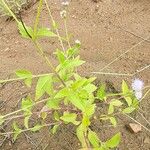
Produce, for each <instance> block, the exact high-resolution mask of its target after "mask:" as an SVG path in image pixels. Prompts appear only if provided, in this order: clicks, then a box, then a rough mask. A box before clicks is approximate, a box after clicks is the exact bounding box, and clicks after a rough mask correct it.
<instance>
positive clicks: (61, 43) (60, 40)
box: [44, 0, 65, 51]
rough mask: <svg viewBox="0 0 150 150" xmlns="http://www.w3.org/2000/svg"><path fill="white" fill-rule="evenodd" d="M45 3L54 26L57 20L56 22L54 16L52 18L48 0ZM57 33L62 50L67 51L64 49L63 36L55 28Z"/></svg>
mask: <svg viewBox="0 0 150 150" xmlns="http://www.w3.org/2000/svg"><path fill="white" fill-rule="evenodd" d="M44 1H45V4H46V7H47V10H48V13H49V16H50V18H51V20H52V24H54V23H55V20H54V18H53V16H52V13H51V10H50V7H49V6H48V3H47V0H44ZM55 31H56V34H57V36H58V40H59V42H60V45H61V47H62V50H63V51H65V48H64V45H63V41H62V39H61V36H60V34H59V31H58V29H57V28H55Z"/></svg>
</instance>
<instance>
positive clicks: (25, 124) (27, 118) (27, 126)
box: [24, 116, 30, 129]
mask: <svg viewBox="0 0 150 150" xmlns="http://www.w3.org/2000/svg"><path fill="white" fill-rule="evenodd" d="M29 119H30V116H26V117H25V119H24V126H25V127H26V128H27V129H28V128H29Z"/></svg>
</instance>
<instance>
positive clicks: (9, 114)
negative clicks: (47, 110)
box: [3, 98, 49, 118]
mask: <svg viewBox="0 0 150 150" xmlns="http://www.w3.org/2000/svg"><path fill="white" fill-rule="evenodd" d="M47 100H49V98H46V99H43V100H41V101H38V102H35V103H34V104H33V106H35V105H37V104H40V103H43V102H46V101H47ZM29 107H30V106H29ZM27 108H28V107H27ZM23 110H24V109H19V110H16V111H14V112H11V113H8V114H6V115H4V116H3V118H6V117H8V116H11V115H14V114H17V113H19V112H21V111H23Z"/></svg>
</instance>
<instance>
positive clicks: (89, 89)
mask: <svg viewBox="0 0 150 150" xmlns="http://www.w3.org/2000/svg"><path fill="white" fill-rule="evenodd" d="M96 89H97V87H96V86H95V85H94V84H88V85H86V86H85V87H84V88H83V90H86V91H87V92H88V93H89V94H90V93H93V92H94V91H95V90H96Z"/></svg>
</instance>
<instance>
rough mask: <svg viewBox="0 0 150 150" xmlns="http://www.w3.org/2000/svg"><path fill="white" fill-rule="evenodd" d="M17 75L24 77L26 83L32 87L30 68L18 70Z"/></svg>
mask: <svg viewBox="0 0 150 150" xmlns="http://www.w3.org/2000/svg"><path fill="white" fill-rule="evenodd" d="M16 75H17V76H18V77H20V78H23V79H24V82H25V84H26V85H27V86H28V87H31V84H32V73H31V72H30V71H28V70H18V71H16Z"/></svg>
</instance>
